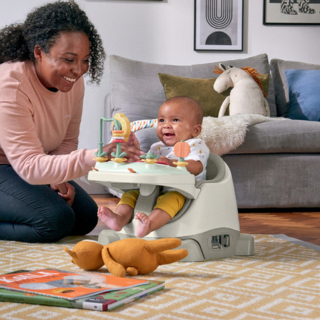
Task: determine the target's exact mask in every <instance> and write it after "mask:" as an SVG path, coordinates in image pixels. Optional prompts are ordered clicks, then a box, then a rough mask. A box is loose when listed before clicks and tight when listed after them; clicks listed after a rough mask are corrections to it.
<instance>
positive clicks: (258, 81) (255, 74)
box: [212, 66, 267, 98]
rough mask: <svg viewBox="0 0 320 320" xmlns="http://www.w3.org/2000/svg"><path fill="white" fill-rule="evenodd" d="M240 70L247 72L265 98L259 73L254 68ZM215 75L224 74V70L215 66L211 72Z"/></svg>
mask: <svg viewBox="0 0 320 320" xmlns="http://www.w3.org/2000/svg"><path fill="white" fill-rule="evenodd" d="M240 69H241V70H243V71H245V72H247V73H248V74H249V75H250V76H251V77H252V78H253V80H254V81H255V82H256V84H257V85H258V86H259V88H260V89H261V91H262V93H263V96H264V97H265V98H266V97H267V95H266V93H265V92H264V91H263V88H262V83H261V79H259V78H258V76H261V73H259V72H258V71H257V69H255V68H251V67H244V68H240ZM212 72H213V73H215V74H222V73H223V72H224V70H222V69H221V68H219V67H218V66H215V68H214V70H213V71H212Z"/></svg>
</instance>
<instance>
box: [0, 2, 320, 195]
mask: <svg viewBox="0 0 320 320" xmlns="http://www.w3.org/2000/svg"><path fill="white" fill-rule="evenodd" d="M47 2H48V1H43V0H28V1H26V0H1V1H0V28H2V27H4V26H5V25H7V24H10V23H12V22H16V21H23V20H24V18H25V15H26V14H27V13H28V12H29V11H30V10H31V9H32V8H34V7H36V6H40V5H42V4H44V3H47ZM77 2H78V3H79V4H80V6H81V7H82V8H83V9H84V10H85V11H86V12H87V14H88V16H89V18H90V19H91V21H92V22H93V23H94V24H95V26H96V28H97V29H98V31H99V33H100V34H101V37H102V39H103V43H104V46H105V49H106V51H107V53H108V54H109V55H110V54H116V55H120V56H123V57H126V58H130V59H134V60H141V61H146V62H155V63H165V64H179V65H188V64H197V63H206V62H212V61H213V62H214V61H219V60H229V59H239V58H246V57H250V56H253V55H257V54H260V53H267V54H268V55H269V59H272V58H281V59H285V60H297V61H304V62H308V63H315V64H320V54H319V52H320V41H319V40H320V33H319V27H318V26H264V25H263V24H262V14H263V0H244V51H243V52H227V53H226V52H224V53H219V52H195V51H194V50H193V30H194V0H164V1H136V0H128V1H126V0H90V1H88V0H77ZM318 11H319V10H318ZM108 91H109V85H108V64H107V63H106V65H105V73H104V77H103V80H102V82H101V85H100V86H99V87H97V86H92V85H91V86H89V85H87V87H86V96H85V106H84V114H83V121H82V125H81V134H80V148H96V147H97V143H98V140H99V133H98V123H99V118H100V116H103V115H104V114H103V102H104V97H105V95H106V94H107V93H108ZM82 181H83V182H84V184H85V186H87V187H88V188H87V189H88V190H89V191H90V192H91V193H99V192H101V191H102V188H101V187H100V186H97V185H95V186H90V185H89V183H87V182H86V181H85V179H82Z"/></svg>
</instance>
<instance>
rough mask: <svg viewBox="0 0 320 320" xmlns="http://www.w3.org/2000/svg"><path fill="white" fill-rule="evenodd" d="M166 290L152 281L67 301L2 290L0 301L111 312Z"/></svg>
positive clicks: (162, 283)
mask: <svg viewBox="0 0 320 320" xmlns="http://www.w3.org/2000/svg"><path fill="white" fill-rule="evenodd" d="M163 288H164V281H154V280H150V281H149V282H148V283H147V284H142V285H140V286H136V287H131V288H126V289H122V290H116V291H111V292H106V293H101V294H95V295H93V296H91V297H89V298H82V299H75V300H67V299H61V298H54V297H50V296H44V295H38V294H34V293H28V292H20V291H11V290H8V289H0V301H4V302H16V303H27V304H38V305H46V306H55V307H65V308H77V309H89V310H96V311H111V310H113V309H116V308H118V307H121V306H123V305H125V304H128V303H130V302H132V301H135V300H138V299H141V298H143V297H145V296H148V295H150V294H152V293H154V292H157V291H159V290H162V289H163Z"/></svg>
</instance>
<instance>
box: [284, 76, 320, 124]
mask: <svg viewBox="0 0 320 320" xmlns="http://www.w3.org/2000/svg"><path fill="white" fill-rule="evenodd" d="M285 74H286V78H287V82H288V89H289V101H290V108H289V115H288V116H289V118H290V119H297V120H311V121H320V70H286V71H285Z"/></svg>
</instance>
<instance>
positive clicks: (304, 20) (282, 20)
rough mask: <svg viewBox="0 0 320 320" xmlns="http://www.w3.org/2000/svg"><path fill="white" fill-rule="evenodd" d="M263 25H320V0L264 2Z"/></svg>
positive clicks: (271, 0) (267, 0) (269, 0)
mask: <svg viewBox="0 0 320 320" xmlns="http://www.w3.org/2000/svg"><path fill="white" fill-rule="evenodd" d="M263 24H265V25H316V24H320V0H264V3H263Z"/></svg>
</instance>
